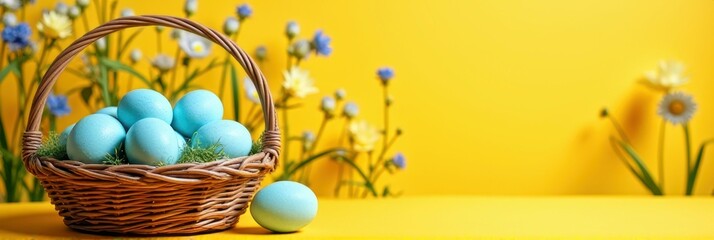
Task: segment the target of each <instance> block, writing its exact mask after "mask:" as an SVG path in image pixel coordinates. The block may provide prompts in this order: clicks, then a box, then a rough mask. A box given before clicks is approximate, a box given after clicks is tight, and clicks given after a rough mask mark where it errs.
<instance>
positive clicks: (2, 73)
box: [0, 59, 20, 83]
mask: <svg viewBox="0 0 714 240" xmlns="http://www.w3.org/2000/svg"><path fill="white" fill-rule="evenodd" d="M18 60H19V59H16V60H13V61H12V62H10V63H9V64H7V66H5V68H3V69H2V70H0V83H2V81H3V80H5V77H7V75H8V74H10V73H11V72H12V73H15V74H16V75H17V74H19V73H20V68H19V61H18Z"/></svg>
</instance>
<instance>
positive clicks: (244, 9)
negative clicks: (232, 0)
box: [236, 3, 253, 21]
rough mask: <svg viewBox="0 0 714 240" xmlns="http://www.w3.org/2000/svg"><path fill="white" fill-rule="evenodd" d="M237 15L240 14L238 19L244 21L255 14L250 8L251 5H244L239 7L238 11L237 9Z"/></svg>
mask: <svg viewBox="0 0 714 240" xmlns="http://www.w3.org/2000/svg"><path fill="white" fill-rule="evenodd" d="M236 13H238V19H240V20H241V21H242V20H243V19H246V18H249V17H250V15H252V14H253V9H252V8H250V5H248V4H247V3H244V4H241V5H240V6H238V9H236Z"/></svg>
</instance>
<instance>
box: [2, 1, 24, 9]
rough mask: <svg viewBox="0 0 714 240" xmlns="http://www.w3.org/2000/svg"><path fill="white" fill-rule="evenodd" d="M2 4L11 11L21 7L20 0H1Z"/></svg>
mask: <svg viewBox="0 0 714 240" xmlns="http://www.w3.org/2000/svg"><path fill="white" fill-rule="evenodd" d="M0 5H2V6H3V7H5V8H7V9H9V10H10V11H15V10H17V9H19V8H20V7H21V3H20V1H19V0H0Z"/></svg>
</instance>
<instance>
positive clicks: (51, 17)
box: [37, 11, 72, 39]
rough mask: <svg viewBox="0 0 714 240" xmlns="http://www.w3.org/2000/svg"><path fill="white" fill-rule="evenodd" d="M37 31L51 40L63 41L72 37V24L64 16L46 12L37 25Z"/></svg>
mask: <svg viewBox="0 0 714 240" xmlns="http://www.w3.org/2000/svg"><path fill="white" fill-rule="evenodd" d="M37 30H39V31H40V33H42V34H43V35H44V36H45V37H48V38H51V39H64V38H67V37H69V36H70V35H72V22H71V21H70V20H69V18H68V17H67V16H65V15H60V14H57V13H56V12H54V11H53V12H48V13H45V14H43V15H42V19H40V22H39V23H37Z"/></svg>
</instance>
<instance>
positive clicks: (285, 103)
mask: <svg viewBox="0 0 714 240" xmlns="http://www.w3.org/2000/svg"><path fill="white" fill-rule="evenodd" d="M283 94H287V92H285V91H283ZM289 98H290V97H289V96H287V95H285V98H283V135H284V136H285V142H284V145H285V148H284V149H283V162H285V163H283V167H284V171H285V172H286V173H287V172H288V165H290V164H289V163H290V158H289V156H290V140H289V138H290V122H289V121H288V108H287V106H288V100H289ZM287 177H288V178H289V177H290V176H287Z"/></svg>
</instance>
